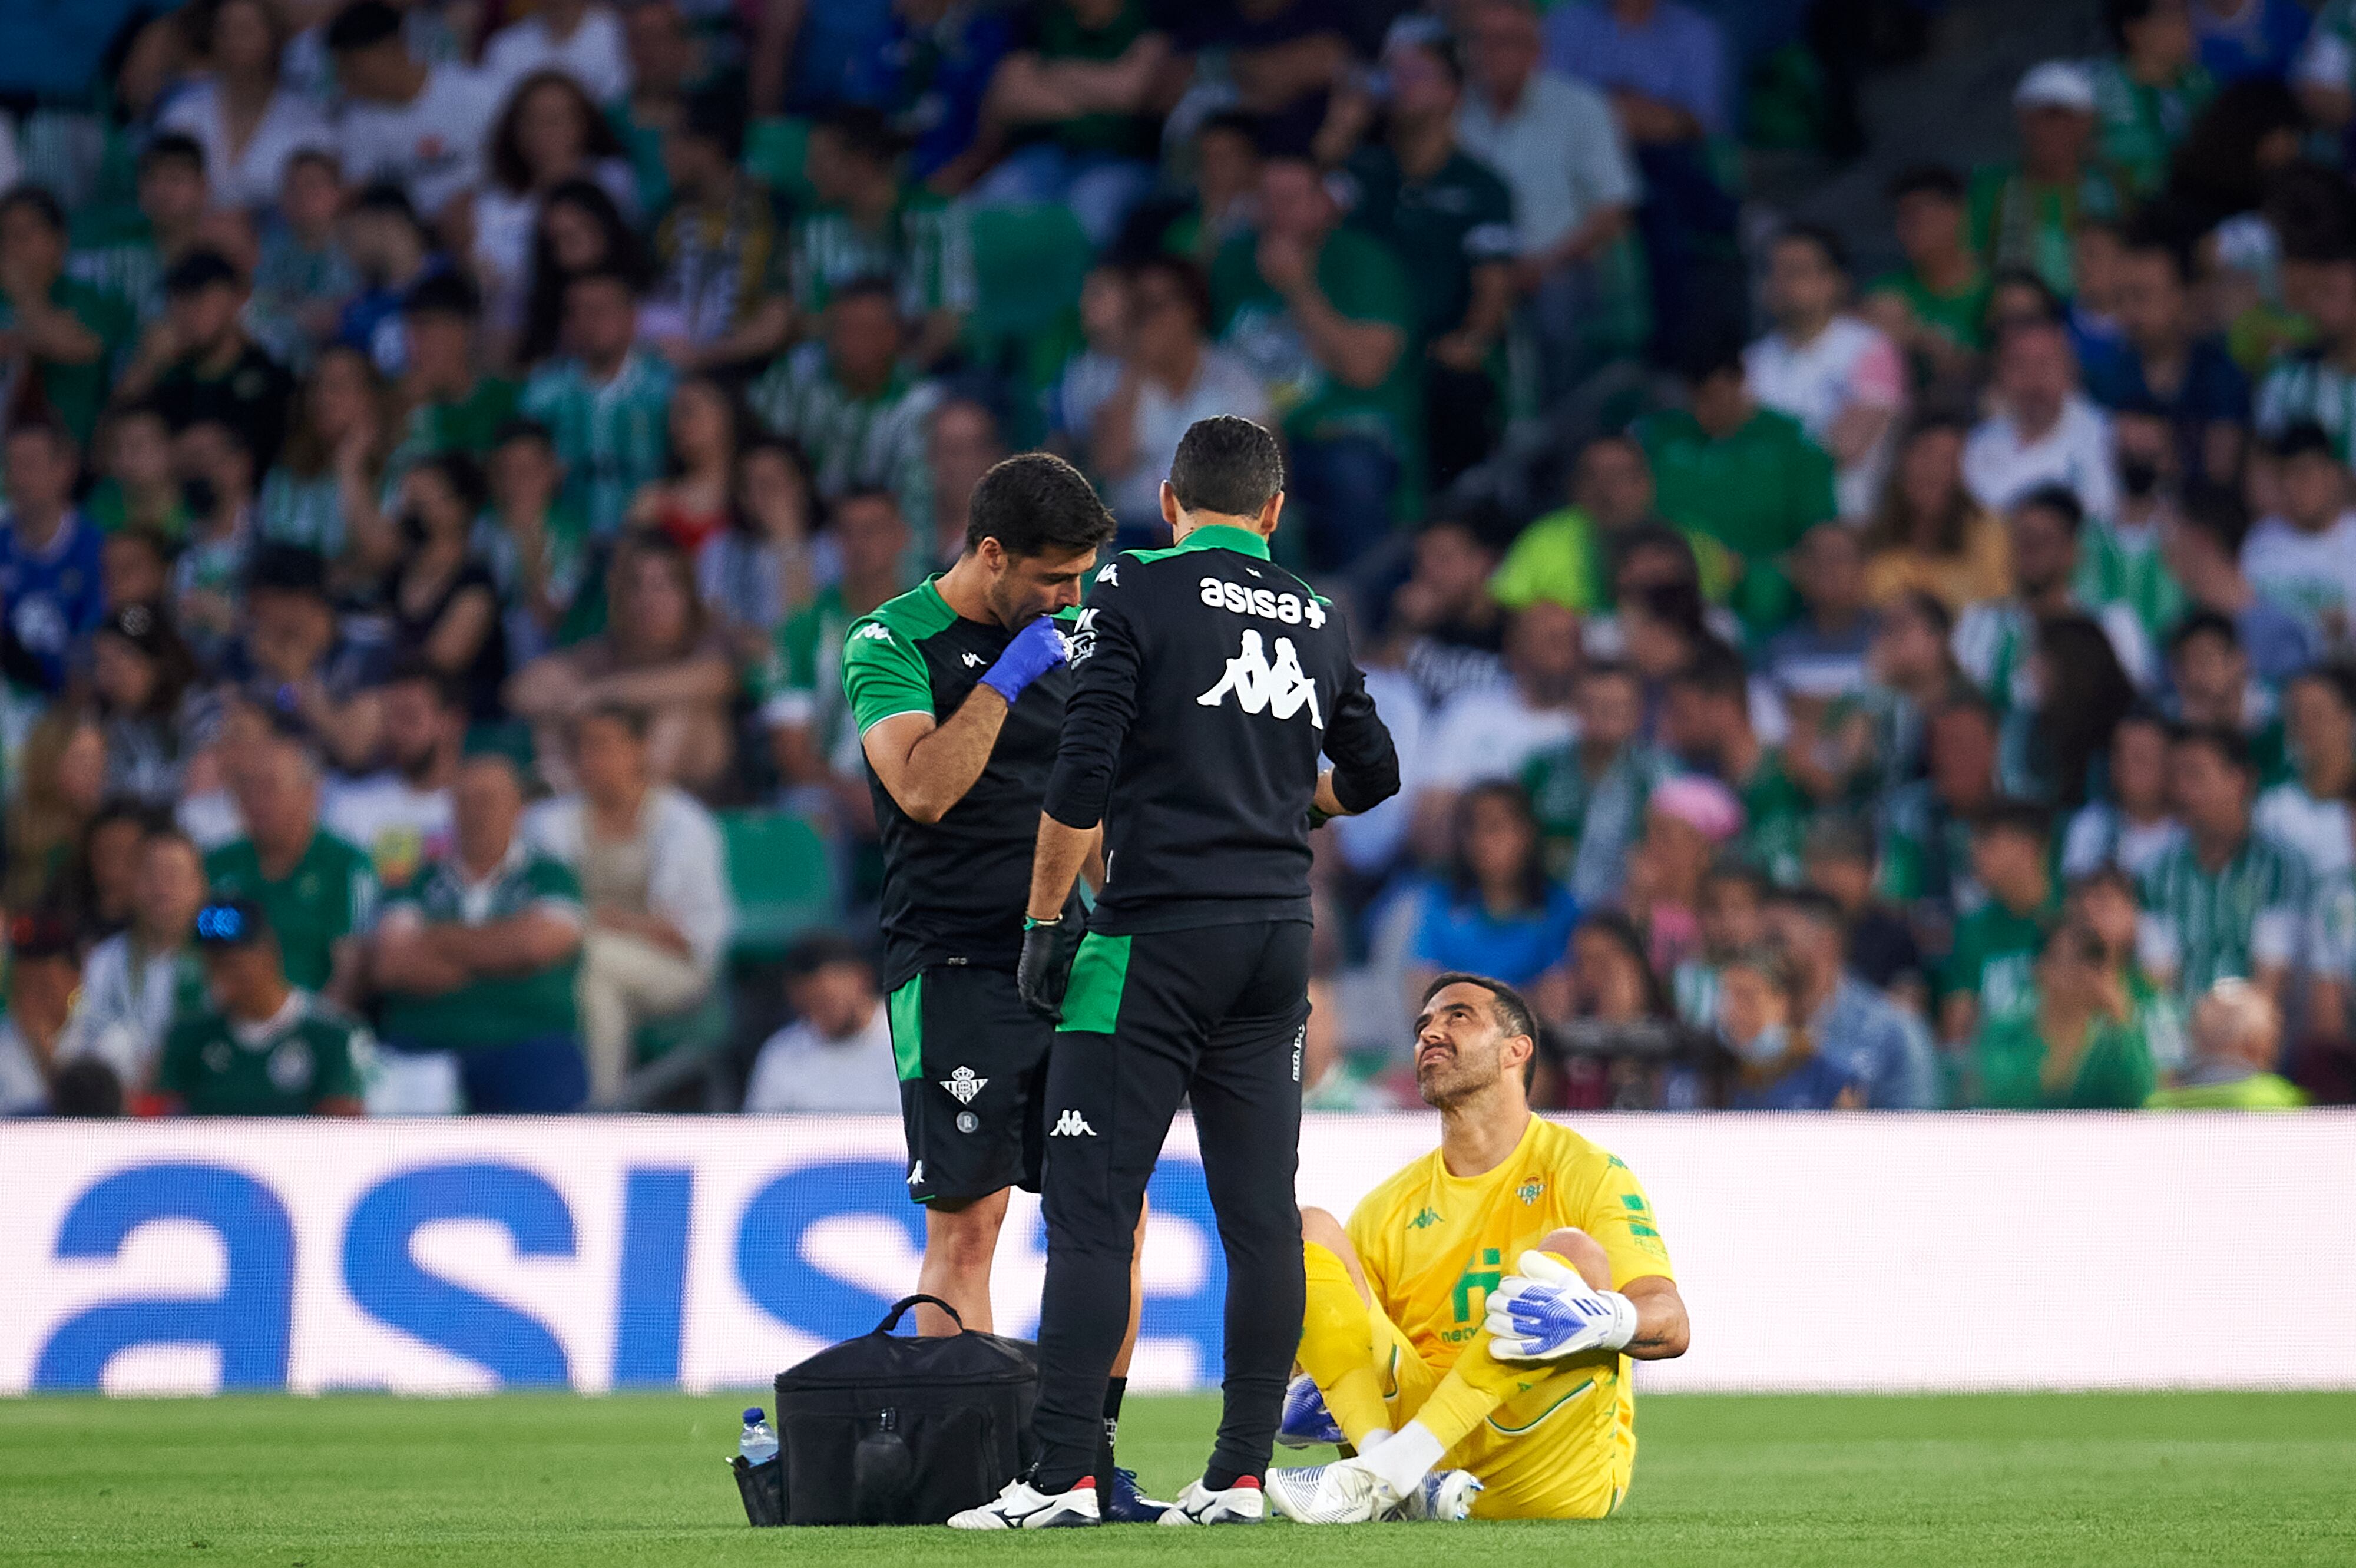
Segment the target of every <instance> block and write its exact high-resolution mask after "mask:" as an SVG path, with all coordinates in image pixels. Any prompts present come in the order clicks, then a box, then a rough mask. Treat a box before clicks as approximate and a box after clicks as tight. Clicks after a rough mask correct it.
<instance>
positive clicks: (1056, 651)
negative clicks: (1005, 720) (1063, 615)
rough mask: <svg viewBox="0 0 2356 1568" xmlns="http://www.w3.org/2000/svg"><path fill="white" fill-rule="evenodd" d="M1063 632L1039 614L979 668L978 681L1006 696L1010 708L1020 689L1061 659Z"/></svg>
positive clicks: (1063, 654) (1053, 622)
mask: <svg viewBox="0 0 2356 1568" xmlns="http://www.w3.org/2000/svg"><path fill="white" fill-rule="evenodd" d="M1064 660H1065V653H1064V634H1063V633H1062V632H1060V631H1057V630H1056V629H1055V620H1054V619H1053V618H1051V617H1048V616H1041V617H1040V618H1038V619H1037V620H1034V621H1033V622H1032V623H1031V624H1030V625H1029V626H1026V627H1024V628H1023V629H1022V630H1021V631H1018V632H1016V633H1015V634H1014V640H1013V641H1012V642H1010V643H1008V644H1007V645H1006V651H1005V652H1003V653H1001V654H1000V655H999V656H998V662H997V663H995V664H993V665H991V667H990V668H989V669H987V670H985V671H982V674H981V684H983V685H985V686H987V687H989V688H990V689H991V691H993V692H996V693H998V694H999V695H1000V696H1001V697H1003V698H1005V699H1006V705H1007V706H1008V707H1010V708H1011V707H1012V706H1013V705H1014V700H1015V699H1016V698H1017V697H1020V696H1021V695H1023V687H1025V686H1028V685H1029V684H1031V682H1033V681H1036V680H1037V679H1038V678H1039V677H1040V676H1042V675H1044V674H1045V673H1046V672H1047V671H1050V670H1053V669H1054V668H1055V666H1056V665H1058V664H1061V663H1063V662H1064Z"/></svg>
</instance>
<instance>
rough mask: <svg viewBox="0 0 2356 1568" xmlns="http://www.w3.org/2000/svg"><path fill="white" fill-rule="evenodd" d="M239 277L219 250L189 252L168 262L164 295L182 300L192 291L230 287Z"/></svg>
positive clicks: (235, 268) (199, 292)
mask: <svg viewBox="0 0 2356 1568" xmlns="http://www.w3.org/2000/svg"><path fill="white" fill-rule="evenodd" d="M241 281H242V280H241V278H240V277H239V275H238V271H237V266H236V263H232V262H231V261H230V259H229V258H228V257H227V256H224V255H222V254H221V253H220V252H219V251H214V250H196V251H190V252H188V253H187V255H185V256H182V257H181V258H180V259H179V260H178V261H177V262H175V263H173V264H172V270H171V271H170V272H168V273H166V274H164V294H165V296H166V298H169V299H185V298H186V297H187V296H188V295H192V294H202V293H203V292H204V291H205V290H207V289H209V288H212V287H214V286H215V285H220V284H227V285H230V287H232V288H234V287H236V286H237V285H238V284H239V283H241Z"/></svg>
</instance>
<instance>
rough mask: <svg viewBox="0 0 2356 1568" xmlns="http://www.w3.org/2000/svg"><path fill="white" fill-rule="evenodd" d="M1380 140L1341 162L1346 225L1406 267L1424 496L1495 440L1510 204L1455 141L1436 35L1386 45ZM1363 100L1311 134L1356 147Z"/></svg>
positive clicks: (1508, 284) (1455, 85)
mask: <svg viewBox="0 0 2356 1568" xmlns="http://www.w3.org/2000/svg"><path fill="white" fill-rule="evenodd" d="M1383 68H1384V70H1386V71H1387V74H1388V76H1389V78H1390V99H1389V102H1388V103H1387V105H1386V113H1385V115H1384V124H1385V126H1386V128H1387V135H1386V137H1385V138H1384V139H1383V140H1382V141H1379V142H1376V143H1373V144H1370V145H1365V146H1362V147H1359V148H1358V150H1357V152H1356V153H1355V154H1354V155H1351V156H1350V157H1349V159H1348V162H1347V165H1346V166H1345V170H1344V176H1343V177H1344V180H1346V181H1347V182H1348V184H1349V186H1350V187H1351V200H1350V202H1349V209H1350V216H1349V220H1350V222H1351V223H1352V225H1353V226H1355V227H1356V228H1360V229H1363V230H1365V231H1366V232H1367V233H1369V234H1372V235H1374V236H1375V238H1376V239H1378V240H1380V241H1382V242H1383V243H1385V244H1386V245H1388V246H1389V247H1390V249H1391V252H1392V253H1393V254H1395V255H1396V256H1398V260H1399V263H1400V264H1401V265H1402V266H1403V267H1405V268H1406V269H1407V279H1408V293H1409V294H1410V295H1411V296H1412V298H1413V302H1414V306H1415V328H1414V332H1413V335H1412V339H1411V349H1410V351H1411V352H1412V353H1414V354H1416V355H1417V356H1418V357H1419V358H1420V360H1422V369H1423V392H1424V397H1423V408H1424V426H1425V435H1426V439H1427V441H1428V443H1429V456H1430V464H1431V483H1432V486H1433V488H1434V489H1438V488H1440V487H1441V486H1444V485H1446V484H1447V483H1448V482H1449V481H1450V480H1451V479H1453V478H1455V477H1456V476H1457V475H1459V474H1461V473H1462V472H1463V471H1464V470H1465V469H1467V468H1469V467H1472V465H1473V464H1475V463H1478V462H1479V461H1481V459H1482V458H1483V457H1484V456H1487V454H1488V451H1489V449H1490V447H1491V446H1493V445H1494V432H1493V428H1492V427H1493V426H1494V424H1495V413H1496V406H1497V383H1496V381H1494V379H1493V378H1492V374H1491V371H1492V370H1493V368H1495V369H1502V366H1499V365H1494V355H1495V350H1496V349H1497V347H1498V344H1499V341H1500V339H1501V338H1503V337H1504V335H1505V320H1506V317H1507V316H1508V315H1509V314H1510V312H1511V311H1512V309H1513V306H1514V261H1515V233H1514V199H1513V197H1512V195H1511V194H1510V193H1509V192H1508V191H1507V190H1506V188H1505V181H1504V180H1502V179H1500V178H1498V177H1497V176H1496V175H1495V174H1494V173H1492V172H1491V171H1490V169H1489V167H1488V166H1487V165H1485V164H1482V163H1477V162H1475V161H1474V160H1473V159H1472V157H1471V156H1468V155H1467V154H1466V153H1465V152H1464V150H1463V148H1462V147H1461V146H1460V145H1458V144H1457V139H1456V110H1457V105H1458V104H1459V102H1461V101H1462V97H1463V89H1464V77H1463V68H1462V65H1461V64H1460V63H1459V61H1458V59H1457V54H1456V49H1455V47H1454V46H1453V45H1452V44H1451V43H1450V42H1449V41H1448V40H1447V38H1444V37H1430V38H1422V37H1409V38H1400V39H1397V40H1394V41H1393V42H1392V44H1391V45H1390V47H1389V48H1387V49H1385V50H1384V51H1383ZM1373 113H1374V102H1373V100H1372V98H1371V96H1370V95H1368V94H1365V93H1355V94H1350V95H1346V96H1344V97H1342V98H1341V99H1339V100H1337V102H1336V103H1335V105H1334V108H1333V111H1332V113H1330V114H1329V116H1328V118H1327V121H1326V129H1325V132H1324V133H1322V134H1321V135H1320V138H1319V140H1320V146H1321V149H1323V148H1325V146H1326V137H1328V136H1333V137H1334V138H1335V139H1336V140H1337V141H1339V142H1341V143H1342V144H1343V145H1347V144H1348V143H1349V142H1355V140H1356V139H1357V134H1358V133H1359V132H1360V131H1361V130H1363V128H1364V126H1365V124H1366V122H1367V121H1368V120H1369V119H1371V117H1372V115H1373Z"/></svg>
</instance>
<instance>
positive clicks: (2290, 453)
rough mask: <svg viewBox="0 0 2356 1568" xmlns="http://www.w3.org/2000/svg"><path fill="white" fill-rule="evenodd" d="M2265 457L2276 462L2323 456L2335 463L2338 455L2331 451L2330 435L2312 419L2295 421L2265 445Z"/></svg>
mask: <svg viewBox="0 0 2356 1568" xmlns="http://www.w3.org/2000/svg"><path fill="white" fill-rule="evenodd" d="M2266 456H2270V457H2273V458H2275V459H2276V461H2278V462H2282V461H2287V460H2288V459H2290V458H2293V457H2315V456H2323V457H2329V458H2330V459H2332V460H2333V461H2334V462H2337V461H2338V460H2339V457H2340V454H2339V453H2338V452H2336V451H2334V450H2333V449H2332V446H2331V435H2330V433H2329V431H2327V430H2325V429H2324V428H2323V426H2322V425H2320V424H2317V423H2316V422H2315V421H2314V420H2312V419H2301V420H2297V421H2295V422H2294V423H2292V424H2289V425H2288V426H2286V428H2285V429H2284V430H2283V431H2282V432H2281V433H2280V434H2279V435H2276V437H2275V438H2274V439H2273V440H2272V441H2269V442H2267V443H2266Z"/></svg>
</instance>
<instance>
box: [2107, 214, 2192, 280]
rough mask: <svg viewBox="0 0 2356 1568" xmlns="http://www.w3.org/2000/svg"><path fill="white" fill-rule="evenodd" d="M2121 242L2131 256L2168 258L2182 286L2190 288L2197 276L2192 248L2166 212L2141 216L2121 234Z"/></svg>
mask: <svg viewBox="0 0 2356 1568" xmlns="http://www.w3.org/2000/svg"><path fill="white" fill-rule="evenodd" d="M2119 243H2120V245H2121V246H2122V247H2124V248H2125V250H2126V252H2127V254H2129V255H2131V256H2152V255H2158V256H2166V257H2167V258H2168V264H2169V267H2170V268H2171V269H2172V270H2173V271H2174V272H2175V274H2176V281H2177V282H2178V283H2179V284H2186V285H2189V284H2190V283H2191V282H2193V280H2194V278H2195V276H2196V274H2195V271H2194V267H2193V262H2192V247H2191V246H2190V244H2188V243H2187V242H2185V239H2184V236H2183V234H2182V232H2181V231H2179V228H2178V227H2176V226H2175V225H2172V224H2171V223H2169V221H2168V215H2167V214H2166V213H2163V212H2147V213H2145V214H2144V215H2143V216H2141V217H2138V218H2137V219H2136V220H2135V221H2134V222H2132V223H2130V224H2128V225H2127V226H2126V229H2124V230H2122V231H2120V234H2119Z"/></svg>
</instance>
